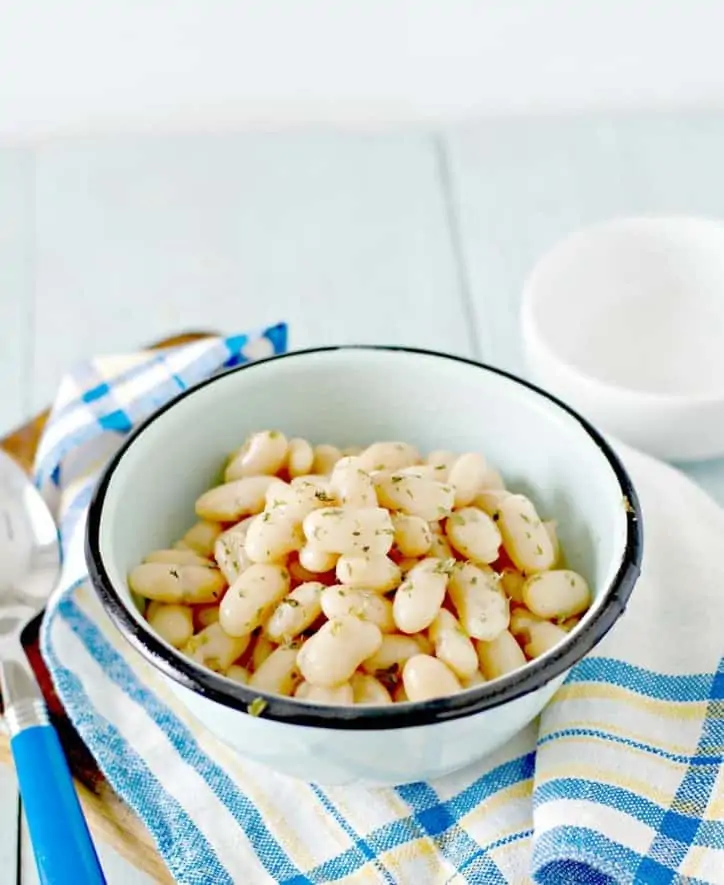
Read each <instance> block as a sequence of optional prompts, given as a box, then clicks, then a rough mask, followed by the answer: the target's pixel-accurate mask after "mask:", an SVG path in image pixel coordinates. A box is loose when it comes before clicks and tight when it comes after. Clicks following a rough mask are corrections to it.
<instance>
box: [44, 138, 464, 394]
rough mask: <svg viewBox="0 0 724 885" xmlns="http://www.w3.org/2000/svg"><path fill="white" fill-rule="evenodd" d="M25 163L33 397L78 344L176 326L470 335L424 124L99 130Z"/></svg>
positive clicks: (101, 345)
mask: <svg viewBox="0 0 724 885" xmlns="http://www.w3.org/2000/svg"><path fill="white" fill-rule="evenodd" d="M36 169H37V175H36V208H37V238H36V244H35V255H36V263H35V271H36V286H35V312H36V318H37V319H36V326H35V331H36V335H37V338H38V340H39V341H46V340H51V339H56V340H55V341H54V344H53V347H52V348H49V349H48V352H47V353H45V354H42V355H41V353H40V352H39V351H38V352H37V353H36V359H35V361H34V365H33V396H34V400H33V402H34V404H35V405H40V404H41V403H42V402H45V400H46V399H47V398H48V397H49V396H50V395H51V394H52V391H53V389H54V386H55V384H56V383H57V378H58V375H59V374H60V373H61V372H62V371H63V369H64V368H65V367H66V366H67V365H68V364H69V362H70V361H72V360H73V359H75V358H77V357H78V356H79V355H81V354H83V353H86V352H88V349H89V347H90V349H94V348H95V349H96V350H99V349H100V350H105V349H108V348H113V349H117V348H121V349H126V348H129V347H133V346H134V345H135V344H137V343H138V342H139V341H143V340H148V339H149V338H154V337H160V336H163V335H164V334H166V333H167V332H168V330H169V329H173V328H184V327H199V326H201V327H207V328H208V327H210V328H224V329H230V330H234V329H242V328H245V327H248V326H250V325H251V326H255V325H260V324H263V323H268V322H270V321H275V320H278V319H282V318H284V319H286V320H288V322H289V323H290V327H291V330H292V344H293V346H294V347H306V346H309V345H312V344H330V343H335V342H350V341H365V340H366V341H382V340H387V341H390V342H392V343H396V344H404V343H407V344H417V345H419V346H428V347H442V348H445V349H451V350H455V351H462V352H468V351H469V349H470V342H469V339H468V335H467V331H466V329H465V324H464V322H463V320H462V317H461V313H460V310H459V301H460V293H459V289H458V277H457V273H456V268H455V264H454V260H453V253H452V250H451V244H450V240H449V235H448V229H447V224H446V214H445V206H444V203H443V200H442V195H441V188H440V181H439V169H438V163H437V155H436V152H435V149H434V145H433V143H432V139H430V138H427V137H425V136H421V135H399V136H395V135H392V136H384V137H380V138H375V137H368V138H365V137H344V136H333V135H309V136H291V135H289V136H246V137H244V136H228V137H225V138H215V137H212V136H198V137H191V138H188V139H185V140H180V141H179V140H178V139H173V138H151V139H148V140H145V141H144V140H128V141H120V142H110V143H104V142H102V141H101V142H98V141H94V142H89V143H86V144H84V145H81V146H77V145H72V146H68V147H61V148H57V147H51V148H45V149H41V150H40V151H38V153H37V158H36ZM81 300H82V301H83V303H84V310H83V315H84V322H83V324H82V325H81V324H78V323H74V322H70V321H69V308H68V305H76V304H79V303H80V301H81ZM71 310H72V308H71ZM59 328H63V329H64V331H63V334H62V336H59V335H58V334H57V330H58V329H59ZM91 342H92V344H91Z"/></svg>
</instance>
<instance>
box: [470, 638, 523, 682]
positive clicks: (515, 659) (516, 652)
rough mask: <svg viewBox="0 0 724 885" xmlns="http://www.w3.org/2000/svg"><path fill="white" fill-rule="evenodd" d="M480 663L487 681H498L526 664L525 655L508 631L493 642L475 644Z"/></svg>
mask: <svg viewBox="0 0 724 885" xmlns="http://www.w3.org/2000/svg"><path fill="white" fill-rule="evenodd" d="M475 648H476V649H477V652H478V660H479V661H480V669H481V671H482V673H483V676H485V678H486V679H497V678H498V677H499V676H505V674H506V673H511V672H512V671H513V670H519V669H520V668H521V667H524V666H525V664H526V660H525V655H524V654H523V652H522V650H521V648H520V646H519V645H518V643H517V642H516V641H515V637H514V636H513V634H512V633H510V632H509V631H508V630H503V632H502V633H500V634H499V635H498V636H496V637H495V639H493V640H492V641H491V642H482V641H480V640H478V641H477V642H476V643H475Z"/></svg>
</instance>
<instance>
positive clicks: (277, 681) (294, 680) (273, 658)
mask: <svg viewBox="0 0 724 885" xmlns="http://www.w3.org/2000/svg"><path fill="white" fill-rule="evenodd" d="M297 654H298V649H296V648H292V647H288V646H284V647H280V648H275V649H274V651H273V652H272V653H271V654H270V655H269V656H268V657H267V658H265V659H264V661H263V662H262V663H261V664H260V665H259V668H258V669H256V670H254V672H253V673H252V674H251V677H250V678H249V686H250V687H251V688H257V689H259V691H266V692H269V693H270V694H281V695H286V696H289V695H291V694H293V692H294V689H295V688H296V687H297V684H298V683H299V681H300V678H301V677H300V675H299V669H298V668H297Z"/></svg>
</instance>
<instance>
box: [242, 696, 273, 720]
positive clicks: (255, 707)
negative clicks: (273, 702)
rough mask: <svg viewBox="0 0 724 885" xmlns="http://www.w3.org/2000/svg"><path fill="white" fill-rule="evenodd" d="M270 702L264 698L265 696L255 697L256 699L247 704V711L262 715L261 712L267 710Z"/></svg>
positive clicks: (251, 714)
mask: <svg viewBox="0 0 724 885" xmlns="http://www.w3.org/2000/svg"><path fill="white" fill-rule="evenodd" d="M267 706H268V704H267V702H266V701H265V700H264V698H254V700H253V701H252V702H251V703H250V704H247V706H246V712H247V713H248V714H249V715H250V716H261V714H262V713H263V712H264V710H266V708H267Z"/></svg>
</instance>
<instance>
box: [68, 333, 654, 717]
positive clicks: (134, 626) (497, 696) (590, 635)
mask: <svg viewBox="0 0 724 885" xmlns="http://www.w3.org/2000/svg"><path fill="white" fill-rule="evenodd" d="M339 350H350V351H355V350H378V351H392V352H403V353H409V354H416V355H420V356H426V357H434V358H436V359H444V360H451V361H456V362H459V363H464V364H466V365H469V366H473V367H475V368H478V369H481V370H483V371H486V372H492V373H493V374H496V375H501V376H502V377H504V378H507V379H509V380H511V381H513V382H514V383H516V384H519V385H521V386H523V387H526V388H528V389H529V390H532V391H534V392H535V393H536V394H538V395H539V396H541V397H543V398H544V399H546V400H547V401H548V402H550V403H552V404H553V405H555V406H556V407H557V408H559V409H561V410H562V411H564V412H566V413H567V414H568V415H570V416H571V417H572V418H574V419H575V421H576V422H577V423H578V424H579V425H580V426H581V427H582V428H583V430H584V431H585V432H586V433H587V435H588V436H589V437H590V438H591V440H592V442H593V443H594V444H595V445H596V447H597V448H598V449H599V450H600V452H601V454H602V455H603V456H604V458H605V459H606V461H607V462H608V464H609V466H610V468H611V470H612V471H613V473H614V475H615V476H616V479H617V481H618V483H619V485H620V487H621V506H622V508H624V509H625V512H626V521H627V526H626V545H625V548H624V551H623V556H622V558H621V563H620V565H619V568H618V570H617V572H616V575H615V577H614V578H613V580H612V581H611V583H610V585H609V586H608V587H607V588H606V590H605V591H604V592H603V594H602V598H601V601H600V603H599V604H598V606H597V607H596V610H595V611H594V612H593V613H592V614H591V615H590V617H589V618H588V619H587V620H586V622H585V623H584V624H582V626H581V627H580V628H578V629H577V630H575V631H574V632H573V634H572V635H570V636H569V637H568V638H567V639H566V640H565V641H563V642H562V643H561V645H560V646H558V647H556V648H554V649H553V650H552V651H551V652H548V653H547V654H546V655H544V656H542V657H541V658H538V659H535V660H533V661H531V662H529V663H528V664H527V665H526V666H525V667H522V668H521V669H520V670H516V671H514V672H512V673H510V674H507V675H506V676H502V677H500V678H499V679H496V680H494V681H491V682H489V683H483V684H482V685H480V686H476V687H475V688H471V689H468V690H467V691H464V692H461V693H460V694H456V695H451V696H449V697H445V698H440V699H439V700H435V701H426V702H422V703H411V702H407V703H401V704H391V705H387V706H375V707H365V706H359V707H357V706H353V707H332V706H325V705H320V704H308V703H306V702H300V701H295V700H294V699H292V698H287V697H280V696H277V695H269V694H266V693H264V692H259V691H256V690H254V689H253V688H250V687H248V686H245V685H241V684H239V683H235V682H232V681H231V680H229V679H226V678H225V677H223V676H220V675H219V674H217V673H214V672H212V671H211V670H208V669H206V668H205V667H202V666H200V665H198V664H196V663H194V662H193V661H191V660H190V659H188V658H186V657H185V656H184V655H182V654H181V653H180V652H178V651H176V650H175V649H172V648H171V647H170V646H169V645H167V644H166V643H165V642H164V641H163V640H161V639H160V638H159V637H158V636H157V635H156V634H155V633H154V632H153V631H152V629H151V628H150V627H149V626H148V625H147V624H146V623H145V621H143V619H142V618H140V617H139V618H138V619H137V618H136V617H134V615H132V614H131V612H130V610H129V608H128V606H127V604H126V603H124V601H123V599H122V597H121V596H120V594H119V593H118V591H117V590H116V589H115V587H114V586H113V584H112V582H111V580H110V577H109V575H108V573H107V571H106V568H105V565H104V563H103V560H102V558H101V554H100V529H101V519H102V514H103V505H104V501H105V498H106V493H107V491H108V487H109V484H110V482H111V479H112V478H113V474H114V473H115V470H116V468H117V467H118V465H119V463H120V462H121V460H122V458H123V456H124V454H125V453H126V452H127V451H128V449H129V448H130V447H131V446H132V445H133V444H134V442H135V441H136V440H137V439H138V438H139V436H141V435H142V434H143V432H144V430H145V429H146V428H147V427H148V426H150V425H151V424H152V423H153V422H154V421H157V420H158V419H159V418H160V417H161V416H162V415H163V414H164V412H166V411H167V410H168V409H170V408H172V407H173V406H174V405H175V404H176V403H177V402H179V401H180V400H182V399H185V398H186V397H188V396H192V395H193V394H194V393H195V392H196V391H197V390H199V389H200V388H202V387H206V386H207V385H209V384H215V383H216V382H217V381H218V380H219V379H221V378H223V377H225V376H226V375H229V374H232V373H235V372H248V371H253V370H254V368H255V367H258V366H261V365H264V364H265V363H269V362H273V361H276V360H290V359H291V360H293V359H299V358H300V357H304V356H306V355H310V354H319V353H328V352H334V351H339ZM85 550H86V562H87V565H88V571H89V575H90V579H91V581H92V583H93V585H94V586H95V588H96V590H97V592H98V594H99V596H100V599H101V601H102V602H103V605H104V607H105V608H106V610H107V611H108V612H109V614H110V616H111V619H112V620H113V622H114V623H115V625H116V627H117V628H118V629H119V630H120V632H121V633H122V634H123V635H124V636H125V637H126V639H127V640H128V641H129V642H130V643H131V645H132V646H133V647H135V648H136V649H137V650H138V651H139V652H140V653H141V654H142V655H143V657H145V658H146V659H147V660H149V661H150V662H151V663H152V664H153V665H154V666H156V667H157V668H158V669H159V670H160V671H161V672H162V673H163V674H165V675H166V676H168V677H170V678H171V679H173V680H174V681H175V682H178V683H180V684H181V685H182V686H184V687H185V688H187V689H190V690H191V691H193V692H195V693H196V694H199V695H202V696H203V697H205V698H208V699H210V700H212V701H215V702H217V703H220V704H223V705H224V706H226V707H231V708H232V709H235V710H239V711H242V712H245V713H248V712H250V711H253V712H254V714H257V715H261V716H263V718H265V719H273V720H277V721H279V722H287V723H290V724H295V725H306V726H315V727H317V728H336V729H354V730H365V729H391V728H402V727H410V726H415V725H427V724H429V723H433V722H443V721H447V720H453V719H459V718H461V717H463V716H470V715H472V714H473V713H480V712H482V711H483V710H490V709H493V708H495V707H499V706H501V705H502V704H505V703H507V702H508V701H512V700H515V699H516V698H520V697H523V696H524V695H527V694H529V693H531V692H533V691H536V690H537V689H540V688H542V687H543V686H544V685H546V684H547V683H549V682H550V681H551V680H552V679H555V678H556V677H557V676H560V675H561V674H562V673H564V672H566V671H567V670H569V669H570V668H571V667H573V666H574V665H575V664H576V663H577V662H578V661H579V660H580V659H581V658H582V657H583V656H584V655H586V654H588V652H590V651H591V650H592V649H593V648H594V646H596V645H597V644H598V643H599V642H600V640H601V639H602V638H603V637H604V636H605V635H606V633H608V631H609V630H610V629H611V627H612V626H613V625H614V623H615V622H616V621H617V620H618V618H619V617H620V615H621V614H622V613H623V611H624V609H625V607H626V604H627V602H628V598H629V596H630V595H631V591H632V590H633V587H634V584H635V583H636V580H637V578H638V576H639V573H640V567H641V558H642V554H643V528H642V525H641V517H640V505H639V501H638V497H637V495H636V491H635V489H634V487H633V484H632V482H631V479H630V478H629V476H628V473H627V472H626V470H625V469H624V467H623V465H622V464H621V462H620V461H619V459H618V457H617V455H616V454H615V453H614V452H613V450H612V449H611V447H610V446H609V445H608V443H607V442H606V441H605V440H604V439H603V437H602V436H601V434H600V433H599V432H598V431H597V430H596V429H595V428H594V427H592V426H591V424H589V423H588V421H586V420H585V419H584V418H582V417H581V416H580V415H579V414H578V413H577V412H575V411H574V410H573V409H571V408H570V407H569V406H567V405H566V404H565V403H563V402H561V401H560V400H559V399H558V398H557V397H555V396H552V395H551V394H549V393H546V392H545V391H543V390H541V389H540V388H538V387H536V386H535V385H534V384H531V383H529V382H528V381H524V380H523V379H521V378H518V377H516V376H515V375H512V374H511V373H509V372H505V371H503V370H501V369H497V368H495V367H493V366H489V365H486V364H485V363H482V362H477V361H476V360H471V359H467V358H465V357H460V356H454V355H450V354H445V353H438V352H436V351H432V350H425V349H421V348H413V347H399V346H394V345H340V346H337V347H317V348H309V349H307V350H298V351H292V352H290V353H286V354H281V355H279V356H275V357H269V358H268V359H264V360H258V361H256V362H252V363H246V364H244V365H242V366H236V367H234V368H231V369H228V370H226V371H224V372H221V373H218V374H216V375H212V376H211V377H210V378H208V379H206V380H204V381H201V382H200V383H199V384H196V385H195V386H193V387H190V388H189V389H188V390H186V391H184V392H182V393H181V394H179V395H178V396H177V397H175V398H174V399H172V400H170V401H169V402H168V403H166V404H165V405H163V406H162V407H161V408H160V409H158V410H157V411H156V412H154V413H153V414H152V415H151V416H150V417H149V418H147V419H146V420H145V421H144V422H142V423H141V424H140V425H139V426H138V427H137V428H136V429H135V430H134V431H132V432H131V433H130V434H129V436H128V438H127V439H126V440H125V441H124V443H123V444H122V446H121V447H120V449H119V450H118V451H117V452H116V454H115V455H114V456H113V458H112V459H111V460H110V462H109V463H108V464H107V466H106V468H105V470H104V471H103V473H102V475H101V477H100V479H99V481H98V484H97V485H96V488H95V491H94V494H93V498H92V500H91V504H90V508H89V511H88V522H87V528H86V546H85ZM258 698H261V699H262V700H263V701H264V704H259V702H258ZM254 701H257V703H256V704H254V706H252V704H253V703H254ZM259 710H261V712H259Z"/></svg>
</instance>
